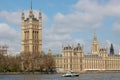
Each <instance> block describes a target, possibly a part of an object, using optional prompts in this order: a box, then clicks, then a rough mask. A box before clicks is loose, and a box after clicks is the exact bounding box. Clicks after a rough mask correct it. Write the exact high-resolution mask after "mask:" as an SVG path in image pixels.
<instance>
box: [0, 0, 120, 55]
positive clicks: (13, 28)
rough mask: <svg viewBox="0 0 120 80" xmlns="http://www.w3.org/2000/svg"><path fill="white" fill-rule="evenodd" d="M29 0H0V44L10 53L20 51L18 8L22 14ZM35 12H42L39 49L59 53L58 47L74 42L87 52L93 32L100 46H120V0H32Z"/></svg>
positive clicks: (89, 50) (19, 16) (29, 2)
mask: <svg viewBox="0 0 120 80" xmlns="http://www.w3.org/2000/svg"><path fill="white" fill-rule="evenodd" d="M30 6H31V0H12V1H11V0H1V1H0V44H1V45H3V44H7V45H8V46H9V50H10V51H11V52H13V53H19V52H20V51H21V12H22V11H24V12H25V15H26V18H27V17H28V13H29V10H30ZM32 9H33V11H34V14H35V16H36V17H37V16H38V12H39V11H41V12H42V16H43V20H42V21H43V23H42V25H43V26H42V29H43V31H42V36H43V42H42V44H43V51H44V52H46V53H47V52H48V50H49V49H51V50H52V52H53V54H61V51H62V47H64V46H67V45H71V46H74V47H75V46H77V44H78V43H80V44H81V46H84V52H85V54H90V53H91V44H92V41H93V35H94V32H96V34H97V38H98V41H99V45H100V48H107V49H108V53H109V48H110V45H111V43H112V44H113V46H114V49H115V54H118V53H119V49H120V37H119V35H120V0H33V1H32Z"/></svg>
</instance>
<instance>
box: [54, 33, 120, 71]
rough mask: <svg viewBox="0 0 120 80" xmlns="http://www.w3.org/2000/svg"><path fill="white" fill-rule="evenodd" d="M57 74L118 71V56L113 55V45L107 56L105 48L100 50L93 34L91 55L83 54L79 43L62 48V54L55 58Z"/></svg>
mask: <svg viewBox="0 0 120 80" xmlns="http://www.w3.org/2000/svg"><path fill="white" fill-rule="evenodd" d="M55 60H56V69H57V71H58V72H66V71H69V70H72V71H74V72H87V71H101V72H104V71H119V70H120V55H117V54H114V49H113V45H111V48H110V54H108V52H107V49H106V48H100V47H99V42H98V40H97V35H96V33H94V38H93V42H92V49H91V54H89V55H85V54H84V47H83V46H81V45H80V44H79V43H78V45H77V46H76V47H72V46H70V45H68V46H66V47H63V49H62V54H61V55H58V56H55Z"/></svg>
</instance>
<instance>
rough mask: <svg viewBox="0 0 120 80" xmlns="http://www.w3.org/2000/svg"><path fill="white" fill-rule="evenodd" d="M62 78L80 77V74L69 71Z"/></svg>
mask: <svg viewBox="0 0 120 80" xmlns="http://www.w3.org/2000/svg"><path fill="white" fill-rule="evenodd" d="M62 76H64V77H78V76H79V74H77V73H74V72H72V71H68V72H67V73H66V74H64V75H62Z"/></svg>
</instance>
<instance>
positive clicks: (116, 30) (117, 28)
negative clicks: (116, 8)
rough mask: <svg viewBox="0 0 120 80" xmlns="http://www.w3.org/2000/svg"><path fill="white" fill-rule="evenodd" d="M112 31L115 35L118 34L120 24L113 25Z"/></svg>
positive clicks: (119, 32)
mask: <svg viewBox="0 0 120 80" xmlns="http://www.w3.org/2000/svg"><path fill="white" fill-rule="evenodd" d="M113 31H114V32H115V33H118V34H120V22H116V23H114V24H113Z"/></svg>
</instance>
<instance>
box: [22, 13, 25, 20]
mask: <svg viewBox="0 0 120 80" xmlns="http://www.w3.org/2000/svg"><path fill="white" fill-rule="evenodd" d="M24 19H25V14H24V12H22V14H21V20H24Z"/></svg>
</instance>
